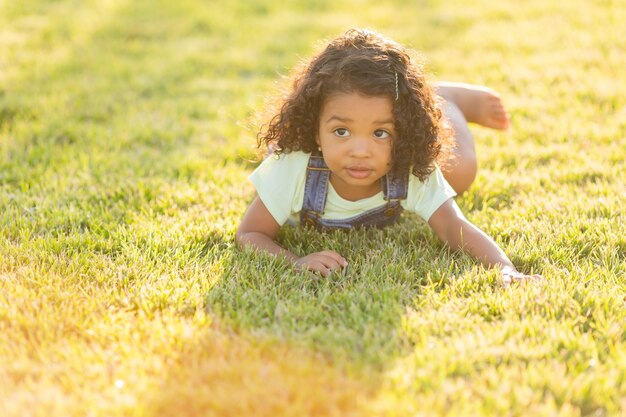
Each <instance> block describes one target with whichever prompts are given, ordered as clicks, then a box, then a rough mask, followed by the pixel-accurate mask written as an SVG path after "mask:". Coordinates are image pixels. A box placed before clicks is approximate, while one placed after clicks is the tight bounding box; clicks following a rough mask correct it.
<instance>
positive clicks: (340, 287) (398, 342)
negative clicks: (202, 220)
mask: <svg viewBox="0 0 626 417" xmlns="http://www.w3.org/2000/svg"><path fill="white" fill-rule="evenodd" d="M279 241H280V243H281V244H282V245H283V246H285V247H286V248H288V249H290V250H291V251H293V252H294V253H297V254H305V253H312V252H316V251H320V250H324V249H332V250H335V251H337V252H339V253H340V254H342V255H343V256H344V257H345V258H346V259H347V260H348V262H349V265H348V267H346V269H345V270H343V271H342V272H340V273H337V274H336V275H331V276H330V277H329V278H322V277H318V276H316V275H314V274H312V273H310V272H301V271H296V270H295V269H294V268H293V267H292V266H291V265H289V264H288V263H287V262H285V261H282V260H280V259H275V258H273V257H271V256H268V255H264V254H258V253H255V252H253V251H243V252H239V253H237V254H235V255H234V256H233V257H232V258H231V262H232V263H231V264H230V265H229V266H228V267H225V269H224V275H223V276H222V278H221V279H220V280H219V281H218V282H217V283H216V284H215V286H214V287H213V288H212V289H211V291H210V292H209V294H208V295H207V298H206V305H207V307H208V309H209V310H210V311H212V312H214V313H216V314H217V315H218V316H219V317H220V318H222V319H223V320H225V322H226V323H228V324H229V325H230V326H233V327H234V328H237V329H245V330H246V331H250V332H251V333H253V334H255V335H267V336H271V337H277V338H279V339H282V340H288V341H289V342H290V343H291V344H292V345H295V346H303V347H306V348H312V349H314V350H316V351H319V352H323V353H324V354H325V355H327V356H328V357H329V358H331V359H332V360H333V361H336V362H338V363H342V362H344V361H347V362H350V363H358V364H360V365H361V366H364V367H366V368H371V369H382V368H384V366H385V365H386V364H387V363H388V362H389V360H390V359H391V358H393V357H395V356H396V355H397V354H399V353H400V352H402V351H403V349H404V347H405V346H404V344H405V342H406V341H405V340H403V337H402V335H401V327H402V323H401V321H402V317H403V314H404V313H405V311H406V308H407V307H408V306H411V305H412V304H413V303H414V300H415V299H416V297H419V294H420V291H421V287H422V286H423V285H427V284H430V285H437V284H442V283H443V282H444V281H445V280H446V279H447V277H448V275H449V274H450V273H451V272H453V271H449V265H450V256H449V255H447V256H443V258H442V257H441V253H438V251H439V252H440V251H441V250H442V248H441V245H440V244H437V243H436V242H435V240H434V236H433V235H432V234H431V233H430V232H428V231H427V227H426V225H425V224H422V223H417V220H416V219H410V218H409V219H405V220H404V221H402V222H400V223H399V224H397V225H395V226H393V227H390V228H387V229H385V230H361V231H354V232H350V233H345V232H331V233H324V234H318V233H316V232H314V231H312V230H307V229H302V228H291V227H288V228H284V229H283V230H282V231H281V234H280V235H279Z"/></svg>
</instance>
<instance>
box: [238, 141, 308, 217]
mask: <svg viewBox="0 0 626 417" xmlns="http://www.w3.org/2000/svg"><path fill="white" fill-rule="evenodd" d="M308 161H309V154H306V153H303V152H293V153H289V154H284V155H279V156H276V155H270V156H268V157H267V158H266V159H265V160H264V161H263V162H262V163H261V165H259V166H258V168H257V169H256V170H254V172H253V173H252V174H250V177H249V179H250V181H251V182H252V184H254V187H255V188H256V191H257V193H258V194H259V198H260V199H261V201H263V204H265V207H267V210H268V211H269V212H270V214H271V215H272V217H274V220H276V223H278V224H279V225H283V224H284V223H285V222H286V221H287V220H288V219H289V217H290V216H291V215H292V214H293V213H296V212H298V211H300V210H301V209H302V202H303V200H304V181H305V176H306V167H307V164H308Z"/></svg>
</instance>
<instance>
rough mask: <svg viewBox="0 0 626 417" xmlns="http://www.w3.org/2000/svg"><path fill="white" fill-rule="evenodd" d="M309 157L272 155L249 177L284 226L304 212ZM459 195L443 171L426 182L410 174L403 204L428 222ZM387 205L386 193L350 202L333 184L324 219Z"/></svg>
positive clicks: (297, 153)
mask: <svg viewBox="0 0 626 417" xmlns="http://www.w3.org/2000/svg"><path fill="white" fill-rule="evenodd" d="M309 157H310V154H308V153H304V152H291V153H288V154H283V155H280V156H276V155H270V156H269V157H267V158H266V159H265V160H264V161H263V162H262V163H261V165H259V167H258V168H257V169H256V170H255V171H254V172H253V173H252V174H251V175H250V177H249V178H250V181H252V183H253V184H254V186H255V188H256V191H257V193H258V194H259V197H260V198H261V201H263V204H265V207H267V209H268V210H269V212H270V214H271V215H272V216H273V217H274V220H276V222H277V223H278V224H280V225H283V224H284V223H285V222H286V221H287V220H289V219H291V220H294V221H297V219H298V216H296V215H297V214H298V213H299V212H300V211H301V210H302V204H303V202H304V183H305V179H306V168H307V165H308V163H309ZM455 195H456V193H455V192H454V190H453V189H452V187H451V186H450V185H449V184H448V182H447V181H446V180H445V178H444V177H443V174H442V173H441V171H440V170H439V168H436V169H435V171H433V173H432V174H431V175H430V177H428V178H427V179H426V181H424V182H421V181H420V180H419V179H418V178H417V177H416V176H415V175H409V189H408V193H407V198H406V200H402V201H401V205H402V207H403V208H404V209H405V210H408V211H411V212H414V213H417V214H418V215H419V216H420V217H422V218H423V219H424V220H426V221H428V219H429V218H430V216H431V215H432V214H433V213H434V212H435V210H437V209H438V208H439V207H440V206H441V205H442V204H443V203H444V202H446V201H447V200H449V199H450V198H452V197H454V196H455ZM384 204H385V198H384V194H383V192H382V191H381V192H379V193H378V194H376V195H373V196H371V197H368V198H364V199H362V200H358V201H349V200H346V199H344V198H342V197H341V196H339V194H337V192H336V191H335V190H334V188H333V186H332V184H331V183H330V181H329V182H328V195H327V197H326V207H325V208H324V213H323V214H322V218H325V219H346V218H349V217H353V216H356V215H357V214H360V213H363V212H364V211H367V210H370V209H373V208H376V207H379V206H382V205H384Z"/></svg>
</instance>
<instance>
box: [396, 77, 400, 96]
mask: <svg viewBox="0 0 626 417" xmlns="http://www.w3.org/2000/svg"><path fill="white" fill-rule="evenodd" d="M399 96H400V94H399V93H398V73H397V72H396V101H398V97H399Z"/></svg>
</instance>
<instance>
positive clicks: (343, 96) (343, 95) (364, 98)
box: [322, 91, 393, 109]
mask: <svg viewBox="0 0 626 417" xmlns="http://www.w3.org/2000/svg"><path fill="white" fill-rule="evenodd" d="M365 102H369V103H381V104H382V103H388V104H389V107H390V108H391V107H393V102H392V100H391V97H390V96H388V95H385V94H381V95H368V94H365V93H363V92H360V91H336V92H333V93H330V94H328V95H327V96H326V97H325V98H324V100H323V101H322V109H324V108H326V107H329V106H330V107H334V106H345V105H353V104H356V103H365Z"/></svg>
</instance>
